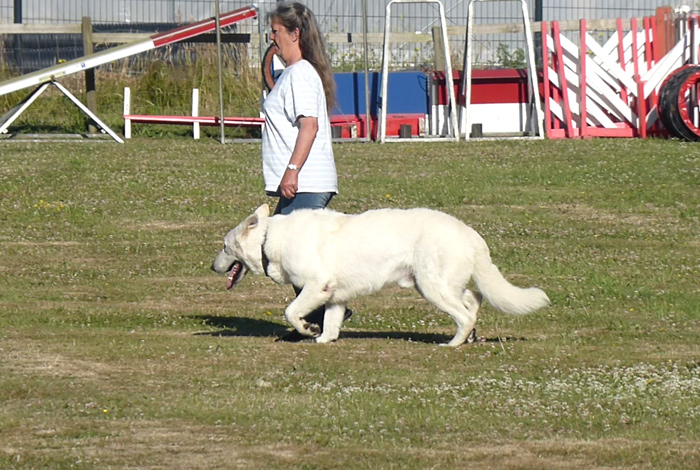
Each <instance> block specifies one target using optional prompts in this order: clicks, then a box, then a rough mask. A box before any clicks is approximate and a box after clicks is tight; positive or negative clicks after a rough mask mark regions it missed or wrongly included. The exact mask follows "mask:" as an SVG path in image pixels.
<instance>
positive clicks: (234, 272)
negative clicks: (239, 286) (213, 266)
mask: <svg viewBox="0 0 700 470" xmlns="http://www.w3.org/2000/svg"><path fill="white" fill-rule="evenodd" d="M239 272H241V263H239V262H238V261H236V262H235V263H233V266H232V267H231V271H229V273H228V277H227V278H226V290H229V289H230V288H232V287H233V282H234V281H235V280H236V276H238V273H239Z"/></svg>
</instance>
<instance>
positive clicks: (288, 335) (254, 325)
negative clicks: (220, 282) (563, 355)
mask: <svg viewBox="0 0 700 470" xmlns="http://www.w3.org/2000/svg"><path fill="white" fill-rule="evenodd" d="M192 318H195V319H197V320H200V321H201V322H202V324H204V325H207V326H212V327H215V328H219V330H217V331H207V332H202V333H195V336H232V337H260V338H275V341H282V342H289V343H297V342H301V341H313V339H311V338H309V337H307V336H303V335H302V334H301V333H299V332H297V331H295V330H291V329H290V328H289V326H287V325H284V324H281V323H276V322H273V321H268V320H258V319H255V318H246V317H217V316H212V315H197V316H194V317H192ZM343 338H348V339H384V340H386V339H389V340H400V341H409V342H415V343H426V344H442V343H447V342H448V341H449V340H450V339H452V336H450V335H443V334H439V333H419V332H415V331H410V332H406V331H358V330H350V331H348V330H345V331H341V332H340V339H343ZM499 341H508V342H510V341H526V339H525V338H516V337H511V336H508V337H501V338H499V337H495V338H483V337H482V338H479V339H478V341H477V342H479V343H497V342H499Z"/></svg>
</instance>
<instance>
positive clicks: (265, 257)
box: [260, 232, 270, 277]
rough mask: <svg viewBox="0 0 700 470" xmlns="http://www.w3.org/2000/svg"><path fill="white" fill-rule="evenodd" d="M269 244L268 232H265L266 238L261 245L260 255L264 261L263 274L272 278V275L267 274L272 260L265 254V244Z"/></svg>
mask: <svg viewBox="0 0 700 470" xmlns="http://www.w3.org/2000/svg"><path fill="white" fill-rule="evenodd" d="M266 242H267V232H265V238H263V242H262V244H261V245H260V255H261V259H262V268H263V272H264V273H265V276H267V277H270V275H269V274H268V273H267V267H268V266H269V265H270V259H269V258H268V257H267V254H266V253H265V243H266Z"/></svg>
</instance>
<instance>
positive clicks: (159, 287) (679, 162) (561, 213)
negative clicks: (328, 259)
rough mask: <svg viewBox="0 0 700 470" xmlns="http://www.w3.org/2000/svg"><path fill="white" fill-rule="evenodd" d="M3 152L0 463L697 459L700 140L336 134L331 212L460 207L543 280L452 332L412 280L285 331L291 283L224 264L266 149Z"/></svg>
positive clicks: (666, 464) (57, 147)
mask: <svg viewBox="0 0 700 470" xmlns="http://www.w3.org/2000/svg"><path fill="white" fill-rule="evenodd" d="M2 146H3V150H2V156H1V157H0V160H1V162H2V164H1V165H0V194H2V198H0V259H1V260H2V261H1V262H0V358H2V359H1V360H0V401H1V403H2V409H3V412H2V413H1V414H0V468H3V469H4V468H8V469H39V468H41V469H44V468H51V469H69V468H77V469H98V468H99V469H109V468H113V469H122V468H139V469H161V468H170V469H194V468H202V469H203V468H206V469H218V468H220V469H230V468H271V469H334V468H349V469H392V468H431V469H432V468H435V469H440V468H444V469H447V468H466V467H471V466H474V467H481V468H499V469H500V468H503V469H560V468H566V469H572V468H574V469H589V468H601V469H602V468H606V469H608V468H626V469H658V468H668V469H689V468H700V463H698V462H700V450H698V449H699V448H700V446H699V445H698V444H700V313H699V312H700V295H699V291H700V288H699V287H698V286H700V282H699V281H700V276H699V275H698V271H699V270H700V261H699V260H700V235H699V234H700V222H699V221H700V213H699V211H700V191H699V189H698V181H700V147H697V146H696V145H695V144H688V143H681V142H678V141H662V140H647V141H641V140H604V139H600V140H591V141H539V142H537V141H510V142H509V141H502V142H471V143H466V144H465V143H461V144H424V143H410V144H390V145H384V146H380V145H376V144H343V145H336V146H335V151H336V160H337V164H338V171H339V176H340V187H341V190H340V195H339V196H338V197H337V198H336V199H334V200H333V202H332V207H333V208H334V209H336V210H339V211H344V212H360V211H363V210H367V209H373V208H379V207H416V206H424V207H431V208H435V209H440V210H443V211H445V212H448V213H450V214H453V215H455V216H457V217H459V218H460V219H462V220H464V221H465V222H466V223H468V224H469V225H471V226H473V227H474V228H475V229H476V230H478V231H479V232H480V233H481V234H482V235H483V237H484V238H485V239H486V241H487V242H488V243H489V245H490V248H491V252H492V257H493V259H494V262H495V263H496V264H497V265H498V266H499V267H500V268H501V270H502V271H503V272H504V273H505V274H506V276H507V277H508V278H509V279H510V280H511V281H512V282H513V283H515V284H518V285H522V286H529V285H538V286H540V287H542V288H543V289H544V290H545V291H546V292H547V293H548V294H549V296H550V298H551V299H552V306H551V307H550V308H548V309H546V310H543V311H540V312H537V313H534V314H531V315H528V316H524V317H514V316H508V315H504V314H501V313H498V312H496V311H494V310H493V309H491V308H490V307H489V306H488V305H486V306H485V308H484V309H483V310H482V314H481V317H480V319H479V324H478V332H479V335H480V336H481V337H482V341H481V342H479V343H476V344H472V345H464V346H462V347H460V348H457V349H446V348H441V347H439V346H438V344H437V343H439V342H443V341H445V340H449V338H450V337H451V336H452V334H453V333H454V327H453V325H452V324H451V320H450V319H449V318H448V317H447V316H446V315H444V314H441V313H439V312H437V311H435V310H434V309H433V308H432V307H430V306H429V305H428V304H427V303H426V302H425V301H423V300H422V299H421V298H420V297H419V296H418V295H417V294H416V293H414V292H412V291H404V290H399V289H389V290H387V291H384V292H382V293H379V294H375V295H373V296H369V297H365V298H360V299H357V300H355V301H353V302H352V308H353V310H354V311H355V312H356V313H355V315H354V316H353V318H352V319H351V321H350V322H349V323H348V324H347V325H346V328H345V329H344V330H343V332H341V338H340V340H339V341H338V342H336V343H334V344H332V345H315V344H312V343H284V342H275V339H276V338H277V337H278V336H280V335H281V334H283V333H284V332H285V331H286V329H287V325H286V323H285V321H284V318H283V309H284V306H285V305H286V304H287V303H288V302H289V301H290V298H291V297H292V296H293V292H292V290H291V288H290V287H289V286H278V285H275V284H274V283H272V282H271V281H270V280H269V279H266V278H260V277H257V278H255V277H249V278H247V279H246V280H245V281H244V282H243V283H242V284H241V285H239V286H238V287H237V288H236V289H235V290H233V291H226V290H225V285H224V284H225V280H224V277H223V276H219V275H216V274H214V273H212V272H211V271H210V269H209V266H210V264H211V261H212V259H213V257H214V256H215V254H216V252H217V251H218V250H219V248H220V246H221V240H222V238H223V236H224V234H225V233H226V231H227V230H228V229H230V228H231V227H232V226H234V225H235V224H236V223H237V222H238V221H239V220H240V219H241V218H243V217H244V216H246V215H247V214H249V213H250V212H251V211H252V210H253V209H254V208H255V207H257V206H258V205H259V204H261V203H263V202H270V203H272V201H271V200H269V199H268V198H266V197H265V196H264V194H263V187H262V175H261V169H260V146H259V145H258V144H234V145H220V144H218V143H216V142H215V141H214V140H213V139H212V140H203V141H199V142H195V141H192V140H184V139H182V140H181V139H173V140H153V141H152V140H141V139H136V140H134V141H130V142H128V143H127V144H126V145H117V144H114V143H111V142H89V143H73V144H68V143H42V144H34V143H22V142H3V143H2Z"/></svg>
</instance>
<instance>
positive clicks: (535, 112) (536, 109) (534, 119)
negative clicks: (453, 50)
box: [459, 0, 544, 140]
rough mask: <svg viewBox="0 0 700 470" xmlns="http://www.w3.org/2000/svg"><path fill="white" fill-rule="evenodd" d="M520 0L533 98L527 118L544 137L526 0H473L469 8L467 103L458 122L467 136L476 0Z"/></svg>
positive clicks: (535, 133) (464, 87)
mask: <svg viewBox="0 0 700 470" xmlns="http://www.w3.org/2000/svg"><path fill="white" fill-rule="evenodd" d="M506 1H511V2H512V1H519V2H520V5H521V7H522V14H523V27H524V29H525V42H526V44H527V75H528V84H529V88H530V90H529V91H530V102H529V104H528V107H529V109H528V120H529V123H530V129H531V131H532V135H531V136H530V137H533V138H539V139H542V138H544V132H543V128H544V127H543V123H544V115H543V114H542V105H541V103H540V90H539V85H538V84H537V69H536V65H535V46H534V42H533V39H532V28H531V27H530V14H529V12H528V8H527V3H526V2H525V0H471V1H470V2H469V7H468V11H467V31H466V33H465V36H466V38H465V42H466V44H465V47H464V66H463V68H462V70H463V71H464V75H463V79H462V96H464V106H463V107H460V113H459V122H460V128H459V129H460V133H464V138H465V140H469V139H470V132H471V109H470V108H471V97H472V86H471V85H472V31H473V28H474V3H475V2H506Z"/></svg>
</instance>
